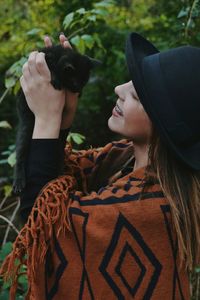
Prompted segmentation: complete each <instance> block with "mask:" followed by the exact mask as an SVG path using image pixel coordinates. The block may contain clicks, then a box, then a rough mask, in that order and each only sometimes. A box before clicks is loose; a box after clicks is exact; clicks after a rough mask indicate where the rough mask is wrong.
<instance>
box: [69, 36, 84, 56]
mask: <svg viewBox="0 0 200 300" xmlns="http://www.w3.org/2000/svg"><path fill="white" fill-rule="evenodd" d="M70 42H71V43H72V44H73V45H75V46H76V47H77V48H78V50H79V51H80V52H81V53H84V52H85V43H84V40H83V39H82V38H81V37H80V36H79V35H76V36H75V37H73V38H71V40H70Z"/></svg>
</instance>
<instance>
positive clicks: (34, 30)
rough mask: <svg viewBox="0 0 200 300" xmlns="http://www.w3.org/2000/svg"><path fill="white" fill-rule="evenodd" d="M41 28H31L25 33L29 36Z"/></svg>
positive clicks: (35, 33)
mask: <svg viewBox="0 0 200 300" xmlns="http://www.w3.org/2000/svg"><path fill="white" fill-rule="evenodd" d="M41 31H42V29H41V28H33V29H32V30H29V31H28V32H27V33H26V34H27V35H29V36H34V35H37V34H38V33H39V32H41Z"/></svg>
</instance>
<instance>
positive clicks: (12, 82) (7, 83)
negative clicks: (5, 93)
mask: <svg viewBox="0 0 200 300" xmlns="http://www.w3.org/2000/svg"><path fill="white" fill-rule="evenodd" d="M16 81H17V79H16V78H15V77H9V78H6V79H5V86H6V88H7V89H9V88H11V87H13V86H14V85H15V83H16Z"/></svg>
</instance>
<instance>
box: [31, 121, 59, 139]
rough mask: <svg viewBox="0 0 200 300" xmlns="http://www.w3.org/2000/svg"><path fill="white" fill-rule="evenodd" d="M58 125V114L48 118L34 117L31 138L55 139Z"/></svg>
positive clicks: (57, 133)
mask: <svg viewBox="0 0 200 300" xmlns="http://www.w3.org/2000/svg"><path fill="white" fill-rule="evenodd" d="M60 125H61V117H60V116H59V117H54V118H52V117H50V118H49V119H48V120H44V119H39V118H36V119H35V125H34V129H33V135H32V139H56V138H58V137H59V132H60Z"/></svg>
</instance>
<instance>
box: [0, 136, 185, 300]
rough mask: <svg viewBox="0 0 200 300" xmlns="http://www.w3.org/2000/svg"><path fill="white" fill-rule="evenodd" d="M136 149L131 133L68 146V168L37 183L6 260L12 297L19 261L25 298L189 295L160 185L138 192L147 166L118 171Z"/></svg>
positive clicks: (64, 299) (61, 299)
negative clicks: (95, 144) (95, 145)
mask: <svg viewBox="0 0 200 300" xmlns="http://www.w3.org/2000/svg"><path fill="white" fill-rule="evenodd" d="M132 155H133V145H132V142H129V141H127V140H121V141H119V142H113V143H109V144H108V145H106V146H105V147H104V148H99V149H90V150H83V151H79V152H73V151H72V150H71V148H70V147H69V146H68V145H67V146H66V148H65V169H64V174H65V175H62V176H60V177H58V178H57V179H55V180H52V181H51V182H49V183H48V184H47V185H45V186H44V187H43V189H42V190H41V191H40V193H39V195H38V197H37V199H36V201H35V204H34V206H33V209H32V211H31V214H30V216H29V218H28V221H27V223H26V224H25V226H24V227H23V228H22V230H21V231H20V233H19V235H18V237H17V238H16V240H15V242H14V244H13V251H12V253H11V254H10V255H9V256H8V257H7V258H6V260H5V261H4V264H3V266H2V268H1V274H2V275H3V276H4V278H5V279H7V278H11V279H12V280H13V284H12V288H11V290H10V299H11V300H13V299H15V295H16V289H17V280H18V278H19V276H20V272H19V270H20V266H21V264H25V265H26V266H27V276H28V291H27V296H26V298H25V299H26V300H50V299H52V300H68V299H69V300H78V299H83V300H89V299H98V300H100V299H101V300H104V299H105V300H107V299H109V300H115V299H120V300H123V299H126V300H128V299H136V300H141V299H145V300H147V299H152V300H160V299H163V300H169V299H177V300H178V299H185V300H188V299H189V298H190V296H189V277H188V274H187V271H186V270H185V269H184V268H183V269H180V267H179V256H178V251H177V237H176V234H175V231H174V229H173V226H172V221H171V213H170V206H169V202H168V200H167V199H166V198H165V196H164V195H163V192H162V191H161V188H160V185H159V184H158V182H156V181H155V182H154V183H151V184H149V186H148V189H147V190H145V192H144V193H142V197H141V199H140V196H141V191H142V187H143V183H144V182H143V180H144V177H145V168H140V169H137V170H135V171H132V172H130V173H129V174H127V175H125V176H121V177H120V178H119V176H117V175H119V174H117V172H118V171H120V169H121V168H122V167H123V165H124V164H125V163H126V161H127V160H128V159H129V158H130V157H131V156H132ZM113 174H116V175H115V176H113ZM16 258H18V264H17V265H15V263H14V261H15V259H16Z"/></svg>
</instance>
